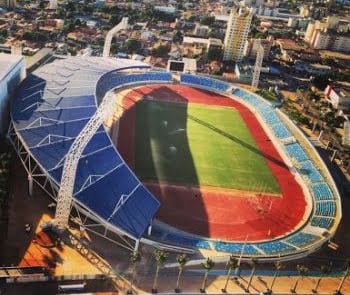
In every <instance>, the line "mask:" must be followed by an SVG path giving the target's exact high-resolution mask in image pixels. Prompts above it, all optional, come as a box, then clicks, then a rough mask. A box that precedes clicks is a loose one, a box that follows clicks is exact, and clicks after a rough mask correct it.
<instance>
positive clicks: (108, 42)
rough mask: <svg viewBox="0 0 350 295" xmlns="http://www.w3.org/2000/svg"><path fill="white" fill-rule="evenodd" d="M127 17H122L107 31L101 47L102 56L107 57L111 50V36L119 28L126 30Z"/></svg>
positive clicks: (119, 29)
mask: <svg viewBox="0 0 350 295" xmlns="http://www.w3.org/2000/svg"><path fill="white" fill-rule="evenodd" d="M128 20H129V18H128V17H123V18H122V20H121V22H120V23H119V24H117V25H116V26H115V27H114V28H112V29H111V30H110V31H108V33H107V35H106V39H105V44H104V47H103V54H102V56H103V57H109V53H110V51H111V44H112V39H113V37H114V36H115V35H116V34H117V33H118V32H119V31H121V30H126V29H127V28H128Z"/></svg>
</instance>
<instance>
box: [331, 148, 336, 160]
mask: <svg viewBox="0 0 350 295" xmlns="http://www.w3.org/2000/svg"><path fill="white" fill-rule="evenodd" d="M337 151H338V150H334V151H333V155H332V157H331V162H333V161H334V159H335V156H336V154H337Z"/></svg>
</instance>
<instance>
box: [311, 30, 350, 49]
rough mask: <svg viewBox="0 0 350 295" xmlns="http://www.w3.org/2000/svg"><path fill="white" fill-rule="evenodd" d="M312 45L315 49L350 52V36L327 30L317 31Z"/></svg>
mask: <svg viewBox="0 0 350 295" xmlns="http://www.w3.org/2000/svg"><path fill="white" fill-rule="evenodd" d="M310 45H311V47H312V48H314V49H329V50H333V51H341V52H350V34H338V33H335V32H329V31H327V30H325V31H317V32H316V34H315V38H314V40H313V42H312V43H311V44H310Z"/></svg>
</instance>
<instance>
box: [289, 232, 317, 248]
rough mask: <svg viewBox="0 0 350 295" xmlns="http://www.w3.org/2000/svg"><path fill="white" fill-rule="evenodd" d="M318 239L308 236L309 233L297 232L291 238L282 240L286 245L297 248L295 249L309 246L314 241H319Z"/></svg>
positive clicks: (311, 235)
mask: <svg viewBox="0 0 350 295" xmlns="http://www.w3.org/2000/svg"><path fill="white" fill-rule="evenodd" d="M319 239H320V237H318V236H316V235H313V234H309V233H303V232H298V233H296V234H293V235H292V236H290V237H288V238H286V239H284V241H286V242H287V243H288V244H291V245H294V246H297V247H300V248H301V247H305V246H307V245H311V244H312V243H314V242H315V241H317V240H319Z"/></svg>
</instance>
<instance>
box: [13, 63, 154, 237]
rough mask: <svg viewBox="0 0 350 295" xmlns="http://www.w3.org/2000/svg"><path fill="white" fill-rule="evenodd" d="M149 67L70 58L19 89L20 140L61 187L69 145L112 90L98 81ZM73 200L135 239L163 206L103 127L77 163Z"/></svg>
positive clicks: (15, 107)
mask: <svg viewBox="0 0 350 295" xmlns="http://www.w3.org/2000/svg"><path fill="white" fill-rule="evenodd" d="M145 66H146V65H145V64H144V63H141V62H139V61H132V60H125V59H124V60H117V59H108V58H94V57H89V58H83V57H71V58H68V59H62V60H57V61H55V62H53V63H51V64H47V65H45V66H43V67H41V68H39V69H38V70H36V71H35V72H34V73H33V74H31V75H29V76H28V77H27V79H26V80H25V81H24V82H23V83H22V84H21V85H20V87H19V89H18V90H17V93H16V95H15V98H14V100H13V103H12V107H11V116H12V120H13V124H14V128H15V130H16V132H17V136H18V137H19V138H20V140H21V141H22V143H23V144H24V145H25V147H26V149H27V151H28V152H29V153H30V154H31V156H32V157H33V158H34V159H35V160H36V161H37V163H38V164H39V166H40V167H41V169H42V170H43V172H44V173H46V174H47V176H48V177H50V179H52V180H53V181H54V182H55V183H56V184H57V185H58V186H59V184H60V182H61V177H62V169H63V164H64V160H65V156H66V154H67V152H68V151H69V148H70V146H71V145H72V143H73V141H74V140H75V138H76V137H77V136H78V135H79V133H80V132H81V130H82V129H83V127H84V126H85V125H86V124H87V122H88V121H89V119H90V117H91V116H92V115H93V114H94V113H95V112H96V110H97V99H96V96H95V94H96V95H98V98H99V99H101V97H102V96H103V95H104V93H106V92H107V91H108V90H110V89H111V88H113V84H112V83H99V84H98V87H97V88H98V89H96V84H97V82H98V80H99V79H100V78H101V77H102V76H103V75H105V74H106V73H108V75H110V76H113V75H116V73H115V72H113V71H114V70H118V69H122V68H125V67H145ZM111 71H112V72H111ZM102 80H103V79H102ZM112 80H113V79H112ZM112 80H110V81H112ZM107 81H108V80H107ZM74 200H75V202H76V203H78V204H79V205H80V206H82V207H84V208H85V209H87V210H88V211H91V212H92V213H93V214H94V215H95V216H97V217H98V218H100V219H102V220H104V221H106V222H108V223H109V224H110V225H111V226H113V227H115V228H116V229H118V230H119V231H122V232H123V233H126V234H128V235H129V236H131V237H134V238H140V237H141V236H142V235H143V234H144V232H145V230H146V229H147V227H148V226H149V225H150V223H151V220H152V219H153V217H154V215H155V213H156V212H157V210H158V208H159V206H160V205H159V202H158V201H157V200H156V199H155V198H154V197H153V195H151V193H150V192H148V190H147V189H146V188H145V187H144V186H143V185H142V184H141V183H140V181H139V180H138V179H137V177H136V176H135V175H134V174H133V172H132V171H131V170H130V169H129V167H128V166H127V165H126V163H125V162H124V160H123V159H122V158H121V156H120V155H119V153H118V151H117V150H116V148H115V146H114V145H113V143H112V141H111V139H110V137H109V135H108V134H107V132H106V130H105V128H104V126H102V125H101V126H100V128H99V130H98V131H97V132H96V134H95V135H94V136H93V137H92V139H91V141H90V142H89V144H88V145H87V146H86V148H85V150H84V152H83V156H82V158H81V159H80V161H79V165H78V170H77V175H76V179H75V184H74Z"/></svg>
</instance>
